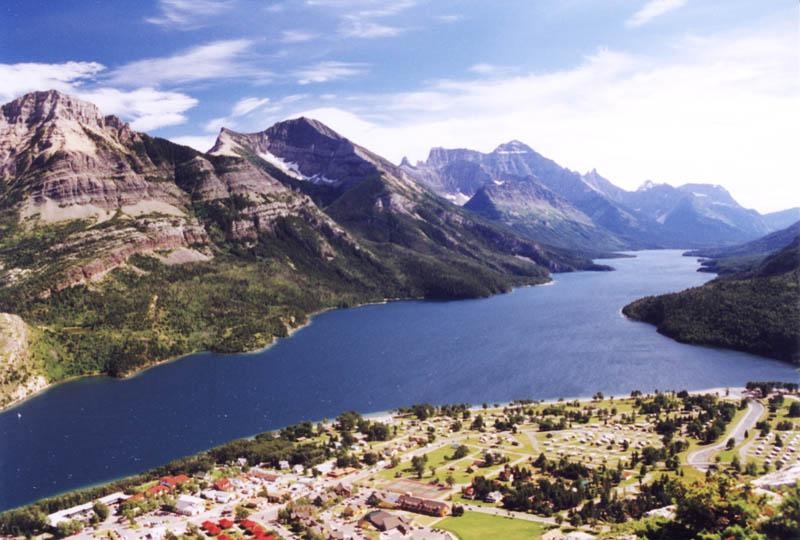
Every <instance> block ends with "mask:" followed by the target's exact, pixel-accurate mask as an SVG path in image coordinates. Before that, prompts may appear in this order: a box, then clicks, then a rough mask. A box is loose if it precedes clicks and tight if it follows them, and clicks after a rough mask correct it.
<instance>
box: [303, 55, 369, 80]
mask: <svg viewBox="0 0 800 540" xmlns="http://www.w3.org/2000/svg"><path fill="white" fill-rule="evenodd" d="M363 71H364V64H356V63H352V62H336V61H327V62H319V63H317V64H314V65H311V66H306V67H304V68H302V69H299V70H297V71H295V72H294V76H295V77H296V78H297V83H298V84H303V85H305V84H311V83H323V82H328V81H333V80H337V79H344V78H346V77H352V76H353V75H358V74H360V73H363Z"/></svg>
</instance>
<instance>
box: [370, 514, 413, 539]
mask: <svg viewBox="0 0 800 540" xmlns="http://www.w3.org/2000/svg"><path fill="white" fill-rule="evenodd" d="M360 523H361V524H363V523H369V524H370V525H372V526H373V527H375V528H376V529H378V530H379V531H381V532H386V531H391V530H393V529H397V530H399V531H400V532H402V533H403V534H406V533H407V532H408V531H409V530H410V528H411V527H410V525H409V523H408V521H406V520H405V519H403V518H401V517H399V516H396V515H394V514H390V513H389V512H387V511H385V510H373V511H372V512H370V513H368V514H367V515H365V516H364V517H363V518H361V521H360Z"/></svg>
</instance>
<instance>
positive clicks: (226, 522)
mask: <svg viewBox="0 0 800 540" xmlns="http://www.w3.org/2000/svg"><path fill="white" fill-rule="evenodd" d="M233 525H234V523H233V520H230V519H228V518H222V519H221V520H219V528H220V529H230V528H231V527H233Z"/></svg>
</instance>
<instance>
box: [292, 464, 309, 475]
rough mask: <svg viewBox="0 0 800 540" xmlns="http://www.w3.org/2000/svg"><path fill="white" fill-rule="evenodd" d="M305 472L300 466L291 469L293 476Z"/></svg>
mask: <svg viewBox="0 0 800 540" xmlns="http://www.w3.org/2000/svg"><path fill="white" fill-rule="evenodd" d="M305 470H306V469H305V467H303V466H302V465H295V466H294V467H292V472H293V473H294V474H303V471H305Z"/></svg>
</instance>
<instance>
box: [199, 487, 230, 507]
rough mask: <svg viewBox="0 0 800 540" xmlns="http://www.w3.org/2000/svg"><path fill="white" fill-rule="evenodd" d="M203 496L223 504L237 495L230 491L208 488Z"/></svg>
mask: <svg viewBox="0 0 800 540" xmlns="http://www.w3.org/2000/svg"><path fill="white" fill-rule="evenodd" d="M203 496H204V497H206V498H207V499H211V500H212V501H216V502H218V503H221V504H225V503H228V502H231V501H232V500H233V499H234V497H235V495H234V494H233V493H231V492H230V491H219V490H216V489H207V490H205V491H204V492H203Z"/></svg>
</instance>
